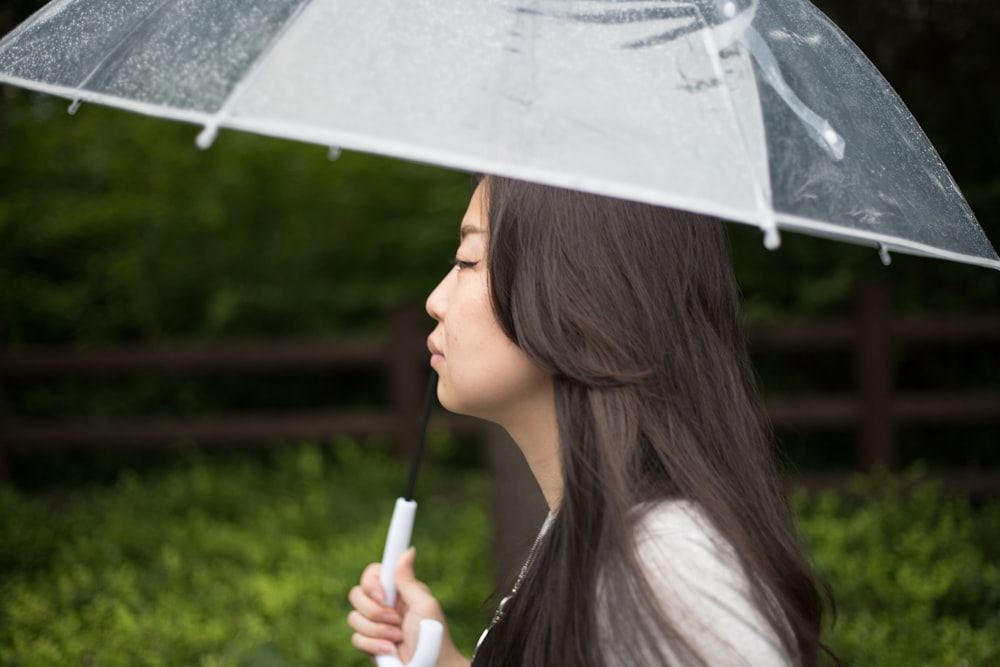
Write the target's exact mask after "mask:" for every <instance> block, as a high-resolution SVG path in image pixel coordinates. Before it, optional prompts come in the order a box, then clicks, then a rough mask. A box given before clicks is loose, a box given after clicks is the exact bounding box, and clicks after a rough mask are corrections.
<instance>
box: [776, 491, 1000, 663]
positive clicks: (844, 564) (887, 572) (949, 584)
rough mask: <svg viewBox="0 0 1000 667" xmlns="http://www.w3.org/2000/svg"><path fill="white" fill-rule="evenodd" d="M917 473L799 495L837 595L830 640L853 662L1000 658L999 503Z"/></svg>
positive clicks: (812, 542)
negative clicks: (952, 491) (945, 488)
mask: <svg viewBox="0 0 1000 667" xmlns="http://www.w3.org/2000/svg"><path fill="white" fill-rule="evenodd" d="M916 479H917V474H916V473H910V474H908V475H905V476H902V477H898V478H895V477H891V476H887V475H876V476H873V477H871V478H867V479H859V480H858V481H857V483H856V485H855V488H854V493H852V494H850V495H837V494H834V493H824V494H821V495H819V496H813V497H809V496H807V495H805V494H799V495H796V496H795V497H794V498H793V506H794V508H795V511H796V514H797V516H798V518H799V524H800V529H801V531H802V533H803V535H804V537H805V539H806V542H807V543H808V545H809V548H810V552H811V554H812V556H813V558H814V560H815V565H816V567H817V569H818V570H819V571H820V572H821V573H822V574H823V576H824V577H825V578H826V580H827V582H828V583H829V585H830V587H831V588H832V590H833V593H834V596H835V599H836V603H837V619H836V624H835V625H834V627H833V629H832V631H831V632H829V633H828V635H827V640H828V641H829V643H830V645H831V647H832V648H833V650H834V652H835V653H837V654H838V656H839V657H840V658H842V659H843V661H844V664H845V665H847V666H850V665H879V666H885V667H894V666H896V665H898V666H899V667H912V666H914V665H934V666H938V665H940V666H953V667H976V666H980V665H982V666H984V667H985V666H987V665H1000V574H998V565H997V564H998V563H1000V504H998V503H995V502H994V503H992V504H988V505H986V506H983V507H980V508H977V509H973V508H972V507H971V506H970V504H969V501H968V500H965V499H959V498H955V497H948V496H946V495H944V494H942V492H940V491H939V490H938V489H937V488H936V487H935V486H934V485H933V484H918V483H916Z"/></svg>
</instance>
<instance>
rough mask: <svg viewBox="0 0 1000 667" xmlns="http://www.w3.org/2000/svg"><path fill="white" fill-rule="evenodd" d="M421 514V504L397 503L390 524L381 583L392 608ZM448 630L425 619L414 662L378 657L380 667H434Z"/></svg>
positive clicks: (400, 500)
mask: <svg viewBox="0 0 1000 667" xmlns="http://www.w3.org/2000/svg"><path fill="white" fill-rule="evenodd" d="M416 512H417V503H416V501H413V500H406V499H404V498H397V499H396V507H395V509H394V510H393V511H392V521H391V522H390V523H389V535H388V536H387V537H386V538H385V551H384V552H383V553H382V572H381V574H380V577H379V579H380V581H381V583H382V590H383V591H385V604H386V605H387V606H389V607H392V606H394V605H395V604H396V578H395V572H396V564H397V563H398V562H399V558H400V556H402V555H403V552H404V551H406V549H407V547H409V546H410V536H411V535H412V534H413V518H414V516H415V515H416ZM443 634H444V627H443V626H442V625H441V624H440V623H438V622H437V621H434V620H431V619H429V618H425V619H424V620H422V621H420V635H419V637H418V639H417V648H416V650H415V651H414V652H413V659H412V660H410V662H409V663H408V664H407V665H404V664H403V663H402V661H400V659H399V658H398V657H396V656H394V655H380V656H376V657H375V664H376V665H378V667H434V663H435V662H437V657H438V652H439V651H440V650H441V636H442V635H443Z"/></svg>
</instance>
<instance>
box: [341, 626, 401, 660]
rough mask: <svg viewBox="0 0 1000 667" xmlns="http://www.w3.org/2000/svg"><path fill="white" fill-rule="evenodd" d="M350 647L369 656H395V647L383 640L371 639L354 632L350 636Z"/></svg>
mask: <svg viewBox="0 0 1000 667" xmlns="http://www.w3.org/2000/svg"><path fill="white" fill-rule="evenodd" d="M351 645H352V646H354V648H356V649H358V650H359V651H361V652H362V653H367V654H369V655H395V654H396V645H395V644H393V643H392V642H389V641H386V640H384V639H372V638H371V637H365V636H364V635H360V634H358V633H357V632H355V633H354V634H353V635H351Z"/></svg>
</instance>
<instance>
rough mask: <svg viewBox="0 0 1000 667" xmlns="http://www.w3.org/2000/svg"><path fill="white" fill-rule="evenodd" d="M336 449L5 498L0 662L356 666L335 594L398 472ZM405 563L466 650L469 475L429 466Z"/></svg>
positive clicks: (477, 626) (339, 594)
mask: <svg viewBox="0 0 1000 667" xmlns="http://www.w3.org/2000/svg"><path fill="white" fill-rule="evenodd" d="M379 452H380V449H379V448H373V447H370V446H369V447H361V446H359V445H357V444H354V443H347V442H345V443H339V444H336V445H335V446H333V447H332V448H331V449H330V451H329V453H328V454H324V453H323V451H322V450H320V449H319V448H316V447H302V448H296V449H286V450H280V451H278V452H276V453H275V455H274V456H273V457H272V458H270V460H264V461H257V462H253V461H251V460H248V459H244V460H242V461H238V462H235V463H223V464H220V463H213V464H210V463H207V462H204V461H199V462H195V463H193V464H189V465H186V466H184V467H182V468H180V469H178V470H175V471H173V472H169V473H165V474H164V473H159V474H152V475H149V476H147V477H146V478H139V477H137V476H135V475H131V474H130V475H125V476H123V477H122V479H121V481H120V482H119V483H118V484H117V485H116V486H114V487H113V488H110V489H106V490H95V491H91V492H90V493H89V494H88V495H86V496H85V497H77V498H72V499H71V502H65V501H59V500H58V499H52V498H47V499H38V498H36V499H29V498H25V497H22V496H19V495H17V494H15V493H13V492H11V491H10V490H5V491H2V492H0V545H2V546H0V572H2V573H3V576H2V581H3V583H2V584H0V665H4V666H5V667H13V666H14V665H17V666H18V667H33V666H36V665H37V666H38V667H43V666H44V667H52V666H53V665H95V666H98V665H100V666H105V665H106V666H116V665H121V666H122V667H136V666H141V665H150V666H152V665H164V666H176V665H204V666H209V665H211V666H217V665H218V666H221V665H231V666H234V667H235V666H241V667H265V666H267V667H277V666H280V665H357V666H359V667H360V666H361V665H368V664H370V662H369V661H368V660H367V659H365V658H364V656H361V655H360V654H358V653H357V652H356V651H355V650H354V649H353V648H352V647H351V644H350V631H349V629H348V628H347V626H346V623H345V617H346V615H347V612H348V610H349V606H348V604H347V600H346V596H347V592H348V590H349V589H350V587H351V586H353V585H354V583H355V582H356V581H357V578H358V577H359V575H360V573H361V571H362V569H363V568H364V566H365V565H366V564H367V563H369V562H371V561H374V560H378V559H379V558H380V557H381V549H382V545H383V543H384V539H385V530H386V527H387V523H388V518H389V514H390V513H391V511H392V505H393V502H394V498H395V496H396V495H398V492H399V491H401V490H402V485H403V481H404V480H405V471H404V470H403V466H402V465H401V464H399V463H398V462H395V461H392V460H390V459H389V458H388V457H387V456H384V455H380V453H379ZM425 476H426V477H428V478H429V479H424V480H423V482H422V486H426V488H428V489H433V491H434V493H433V494H431V493H428V494H427V499H426V501H423V500H422V501H421V503H420V505H421V506H420V512H419V514H418V526H417V530H416V531H415V536H414V544H415V546H416V548H417V572H418V574H419V575H420V576H421V577H422V578H425V579H426V580H427V581H428V582H429V583H431V584H432V585H433V586H434V589H435V592H436V593H437V594H438V596H439V598H440V600H441V602H442V605H443V606H444V607H445V609H446V611H447V612H448V613H449V615H450V616H451V617H453V618H455V619H456V622H455V623H454V624H453V633H454V636H455V638H456V641H457V642H458V643H459V644H460V646H462V647H463V648H465V649H466V650H471V648H472V643H474V641H475V639H476V638H477V637H478V633H479V632H480V630H481V628H482V626H483V625H485V623H486V622H487V621H488V618H487V613H488V611H487V610H486V609H481V607H482V606H483V605H482V603H483V601H484V600H485V598H486V597H487V595H488V594H489V593H490V592H491V582H490V573H491V572H492V569H491V566H490V562H489V560H488V554H487V546H488V545H489V537H490V536H489V524H488V521H487V515H486V508H485V506H484V501H483V498H484V497H485V494H484V489H483V486H484V482H483V478H482V476H481V475H480V474H477V473H469V472H466V473H463V474H462V475H460V476H459V477H451V476H446V475H445V474H444V473H442V472H439V473H437V474H434V472H433V471H426V473H425Z"/></svg>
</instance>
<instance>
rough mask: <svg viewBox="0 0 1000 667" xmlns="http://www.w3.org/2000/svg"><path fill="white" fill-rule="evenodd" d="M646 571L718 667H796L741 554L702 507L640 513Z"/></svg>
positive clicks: (671, 613) (682, 504) (669, 611)
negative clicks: (754, 588)
mask: <svg viewBox="0 0 1000 667" xmlns="http://www.w3.org/2000/svg"><path fill="white" fill-rule="evenodd" d="M635 540H636V554H637V556H638V559H639V565H640V566H641V567H642V569H643V573H644V575H645V577H646V579H647V582H648V583H649V585H650V586H651V587H652V588H653V589H654V591H655V594H656V595H655V597H656V599H657V600H659V602H660V604H661V606H662V607H663V610H664V613H665V614H666V615H667V616H668V618H669V619H670V620H671V622H672V623H674V624H675V626H676V627H678V628H680V629H683V631H684V635H685V637H686V638H687V640H688V641H690V642H692V643H693V644H694V645H695V646H696V647H697V649H698V651H699V653H701V654H702V655H704V656H705V657H706V658H708V660H707V662H708V664H713V665H744V664H746V665H768V666H769V665H789V664H792V663H791V661H790V660H789V659H788V657H787V655H786V654H785V652H784V651H783V650H782V649H781V647H780V642H779V641H778V639H777V636H776V635H775V633H774V630H773V629H772V627H771V625H770V623H768V622H767V621H766V620H765V619H764V618H763V617H762V615H761V613H760V611H759V610H758V607H757V605H756V603H755V602H754V595H753V591H752V587H751V585H750V579H749V576H752V575H749V576H748V574H747V573H745V571H744V568H743V566H742V564H741V561H740V558H739V557H738V555H737V553H736V551H735V549H734V548H733V546H732V545H731V544H730V543H729V541H728V540H726V538H725V537H724V536H723V535H722V534H721V533H720V532H719V531H718V530H717V529H716V528H715V527H714V525H713V524H712V522H711V520H710V519H709V518H708V516H707V515H706V514H705V512H704V511H703V510H702V509H701V508H700V506H699V505H698V504H697V503H694V502H692V501H687V500H666V501H661V502H657V503H653V504H649V505H646V506H643V507H640V508H638V514H637V522H636V525H635Z"/></svg>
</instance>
